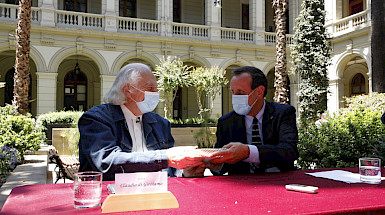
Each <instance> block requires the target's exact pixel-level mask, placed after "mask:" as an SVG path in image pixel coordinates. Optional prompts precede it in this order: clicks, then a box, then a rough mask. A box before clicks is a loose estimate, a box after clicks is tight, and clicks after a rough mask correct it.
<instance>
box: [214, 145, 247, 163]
mask: <svg viewBox="0 0 385 215" xmlns="http://www.w3.org/2000/svg"><path fill="white" fill-rule="evenodd" d="M223 148H227V150H224V151H219V152H216V153H214V154H213V155H212V156H211V157H212V158H213V159H212V160H211V163H229V164H233V163H236V162H238V161H241V160H243V159H246V158H248V157H249V155H250V149H249V146H248V145H246V144H243V143H240V142H231V143H229V144H227V145H225V146H223Z"/></svg>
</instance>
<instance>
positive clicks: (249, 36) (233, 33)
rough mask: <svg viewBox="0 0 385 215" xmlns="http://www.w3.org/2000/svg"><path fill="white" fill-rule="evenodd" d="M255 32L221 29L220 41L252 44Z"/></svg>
mask: <svg viewBox="0 0 385 215" xmlns="http://www.w3.org/2000/svg"><path fill="white" fill-rule="evenodd" d="M254 37H255V32H254V31H250V30H243V29H234V28H221V39H222V40H225V41H226V40H235V41H242V42H253V41H254Z"/></svg>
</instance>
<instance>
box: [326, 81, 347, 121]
mask: <svg viewBox="0 0 385 215" xmlns="http://www.w3.org/2000/svg"><path fill="white" fill-rule="evenodd" d="M329 92H330V93H328V102H327V105H328V111H329V113H331V114H333V113H337V112H338V110H339V109H340V108H341V107H343V105H344V103H343V101H344V79H334V80H330V81H329Z"/></svg>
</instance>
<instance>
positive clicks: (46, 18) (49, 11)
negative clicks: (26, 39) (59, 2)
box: [40, 0, 56, 27]
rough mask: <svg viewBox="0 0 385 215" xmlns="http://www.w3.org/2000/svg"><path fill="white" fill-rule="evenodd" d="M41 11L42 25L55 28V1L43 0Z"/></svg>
mask: <svg viewBox="0 0 385 215" xmlns="http://www.w3.org/2000/svg"><path fill="white" fill-rule="evenodd" d="M40 10H41V21H40V25H42V26H49V27H55V26H56V23H55V7H54V2H53V0H43V2H42V5H41V7H40Z"/></svg>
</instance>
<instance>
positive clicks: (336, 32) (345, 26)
mask: <svg viewBox="0 0 385 215" xmlns="http://www.w3.org/2000/svg"><path fill="white" fill-rule="evenodd" d="M369 14H370V10H365V11H362V12H360V13H357V14H354V15H351V16H348V17H345V18H343V19H340V20H338V21H336V22H334V23H332V24H330V25H327V26H326V27H327V28H330V32H331V33H332V34H333V36H340V35H343V34H347V33H350V32H353V31H355V30H357V29H360V28H365V27H367V26H370V16H369Z"/></svg>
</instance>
